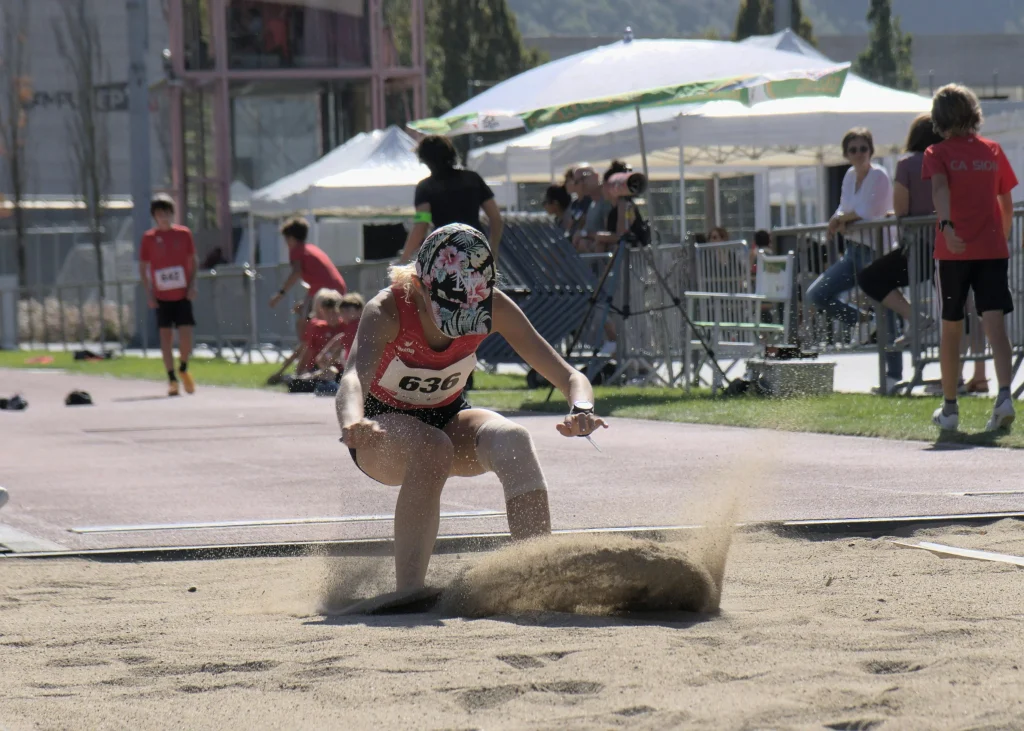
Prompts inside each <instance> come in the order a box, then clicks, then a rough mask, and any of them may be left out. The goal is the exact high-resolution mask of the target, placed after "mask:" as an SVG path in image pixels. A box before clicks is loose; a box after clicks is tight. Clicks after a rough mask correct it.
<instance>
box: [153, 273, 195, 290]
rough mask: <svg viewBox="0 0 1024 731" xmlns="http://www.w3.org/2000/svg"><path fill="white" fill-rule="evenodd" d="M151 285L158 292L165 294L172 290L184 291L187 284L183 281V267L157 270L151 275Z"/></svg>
mask: <svg viewBox="0 0 1024 731" xmlns="http://www.w3.org/2000/svg"><path fill="white" fill-rule="evenodd" d="M153 284H154V285H155V286H156V288H157V291H158V292H167V291H168V290H172V289H185V287H187V286H188V283H187V282H186V281H185V267H164V268H163V269H157V270H156V272H154V274H153Z"/></svg>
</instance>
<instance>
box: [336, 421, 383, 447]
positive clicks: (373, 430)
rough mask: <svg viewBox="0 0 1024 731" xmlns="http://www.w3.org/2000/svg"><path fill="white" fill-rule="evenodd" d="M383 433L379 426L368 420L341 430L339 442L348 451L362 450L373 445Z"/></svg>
mask: <svg viewBox="0 0 1024 731" xmlns="http://www.w3.org/2000/svg"><path fill="white" fill-rule="evenodd" d="M382 434H385V431H384V430H383V429H382V428H381V426H380V424H378V423H377V422H376V421H371V420H370V419H363V420H362V421H357V422H356V423H355V424H350V425H348V426H346V427H345V428H343V429H342V430H341V441H343V442H344V443H345V446H346V447H348V448H349V449H363V448H364V447H369V446H371V445H373V443H374V442H375V441H377V439H379V438H380V436H381V435H382Z"/></svg>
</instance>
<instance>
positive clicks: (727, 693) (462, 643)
mask: <svg viewBox="0 0 1024 731" xmlns="http://www.w3.org/2000/svg"><path fill="white" fill-rule="evenodd" d="M915 538H917V539H922V540H930V541H934V542H938V543H945V544H949V545H955V546H960V547H964V548H978V549H985V550H991V551H997V552H1000V553H1007V554H1013V555H1018V556H1019V555H1024V525H1022V524H1020V523H1015V522H1003V523H999V524H995V525H992V526H989V527H986V528H946V529H935V530H931V531H927V532H922V533H920V534H917V535H916V536H915ZM669 549H671V547H669ZM644 550H647V549H644ZM651 550H653V549H651ZM570 554H571V552H569V553H567V554H565V555H566V556H569V555H570ZM545 555H547V556H548V557H549V558H550V557H551V556H552V555H553V554H551V553H547V554H545ZM657 555H660V554H657ZM670 555H676V554H670ZM685 555H687V556H690V557H691V559H692V553H687V554H685ZM481 558H482V561H480V562H479V563H477V560H478V559H481ZM489 559H491V560H493V556H483V557H481V556H470V555H464V556H441V557H437V558H436V559H435V564H434V567H433V568H432V574H431V576H430V577H429V580H430V582H431V583H434V584H448V583H450V582H452V581H456V580H460V579H459V577H460V576H461V577H463V579H461V580H465V578H466V577H469V576H471V574H472V571H473V570H474V569H472V568H470V567H471V566H474V565H475V566H476V568H477V569H478V570H479V569H481V567H486V566H487V565H488V560H489ZM524 565H533V564H529V563H527V564H524ZM549 565H553V564H549ZM566 565H568V564H566ZM492 568H493V566H492ZM467 569H468V571H467ZM390 570H391V567H390V561H388V560H386V559H335V560H325V559H323V558H290V559H241V560H230V561H209V562H180V563H148V564H113V563H92V562H86V561H72V560H68V561H29V560H17V559H0V586H2V587H3V589H2V590H0V657H2V662H0V681H2V683H3V693H2V694H0V728H4V729H5V731H8V730H13V729H29V728H32V729H35V728H71V727H74V728H168V727H175V728H189V729H225V728H246V729H250V728H281V729H297V728H303V729H306V728H310V729H319V728H323V729H336V728H372V727H378V728H379V727H387V728H397V727H407V728H436V729H443V728H448V729H451V728H560V729H562V728H569V729H574V728H595V727H597V728H618V727H622V728H626V727H628V728H649V729H664V728H695V729H708V728H716V729H718V728H722V729H746V728H801V729H802V728H808V729H810V728H815V729H820V728H823V727H829V728H835V729H854V728H856V729H868V728H870V729H947V728H948V729H968V728H971V729H982V728H984V729H1003V728H1020V727H1024V692H1022V688H1024V677H1022V673H1024V670H1022V668H1024V605H1022V601H1021V600H1022V597H1024V592H1022V590H1021V586H1022V583H1021V582H1022V581H1024V574H1022V573H1021V572H1020V570H1019V569H1017V568H1014V567H1011V566H1006V565H1002V564H997V563H984V562H978V561H965V560H958V559H945V560H944V559H940V558H938V557H936V556H934V555H932V554H929V553H926V552H924V551H916V550H907V549H901V548H897V547H895V546H893V545H892V544H891V543H890V542H888V541H886V540H884V539H879V540H868V539H859V538H857V539H852V538H845V539H837V540H814V541H811V540H794V539H789V538H781V537H778V536H776V535H773V534H771V533H768V532H755V533H741V534H739V535H737V536H735V538H734V540H733V545H732V549H731V552H730V553H729V562H728V566H727V570H726V579H725V584H724V590H723V591H722V595H721V606H720V611H719V613H717V614H711V615H698V614H691V613H684V612H659V613H656V614H653V615H646V616H643V615H630V616H628V617H621V616H581V615H570V614H557V613H544V612H540V613H537V612H531V613H529V614H526V615H524V616H522V617H520V618H518V619H512V618H509V617H505V616H500V615H499V616H494V617H491V618H487V619H463V618H448V617H444V616H441V615H440V614H411V615H388V616H373V617H367V616H361V617H324V616H321V615H318V614H315V613H314V611H315V610H316V608H317V607H318V606H319V604H320V603H321V602H322V601H323V600H324V599H325V594H324V591H325V588H326V587H334V590H335V592H336V595H335V597H334V599H336V600H339V601H341V600H347V599H350V598H352V597H356V596H360V595H364V596H365V595H366V593H368V592H372V591H376V590H384V589H386V588H388V586H389V583H390V580H391V579H390ZM510 570H511V569H510ZM342 575H344V576H349V577H351V578H352V581H350V582H348V584H347V585H339V584H338V583H337V579H338V577H339V576H342ZM487 575H488V576H489V577H490V579H489V580H491V581H495V582H499V577H498V576H494V575H491V574H487ZM528 575H529V574H523V573H520V574H515V572H514V571H512V573H511V574H510V576H511V577H513V578H510V580H509V582H508V584H507V586H508V589H509V592H508V596H514V595H515V591H514V589H515V586H516V582H517V581H518V582H522V581H523V580H524V576H528ZM346 586H347V589H348V590H349V591H348V593H347V595H346V592H345V589H346ZM192 588H195V591H190V589H192Z"/></svg>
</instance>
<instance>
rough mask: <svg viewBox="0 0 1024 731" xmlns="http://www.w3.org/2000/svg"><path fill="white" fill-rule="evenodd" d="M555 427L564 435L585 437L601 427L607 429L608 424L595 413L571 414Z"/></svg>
mask: <svg viewBox="0 0 1024 731" xmlns="http://www.w3.org/2000/svg"><path fill="white" fill-rule="evenodd" d="M555 428H556V429H558V433H559V434H561V435H562V436H563V437H585V436H588V435H590V434H593V433H594V432H595V431H597V430H598V429H600V428H604V429H607V428H608V424H607V423H606V422H605V420H604V419H602V418H601V417H600V416H594V415H593V414H569V415H568V416H566V417H565V419H563V420H562V423H561V424H558V425H557V426H556V427H555Z"/></svg>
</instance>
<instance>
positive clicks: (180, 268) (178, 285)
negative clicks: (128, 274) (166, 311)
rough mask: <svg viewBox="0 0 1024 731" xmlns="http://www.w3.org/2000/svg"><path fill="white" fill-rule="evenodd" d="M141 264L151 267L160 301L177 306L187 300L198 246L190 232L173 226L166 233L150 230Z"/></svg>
mask: <svg viewBox="0 0 1024 731" xmlns="http://www.w3.org/2000/svg"><path fill="white" fill-rule="evenodd" d="M139 261H140V262H145V263H146V264H147V265H148V269H149V281H150V285H151V287H152V290H151V291H152V292H153V296H154V297H156V298H157V299H158V300H164V301H166V302H174V301H177V300H183V299H185V298H186V297H188V281H189V278H190V277H191V276H192V273H193V270H194V269H195V263H196V245H195V242H193V241H192V232H191V231H189V230H188V229H187V228H185V227H184V226H171V228H170V229H169V230H167V231H160V230H159V229H155V228H151V229H150V230H149V231H147V232H146V233H145V234H143V235H142V246H141V247H140V248H139Z"/></svg>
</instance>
